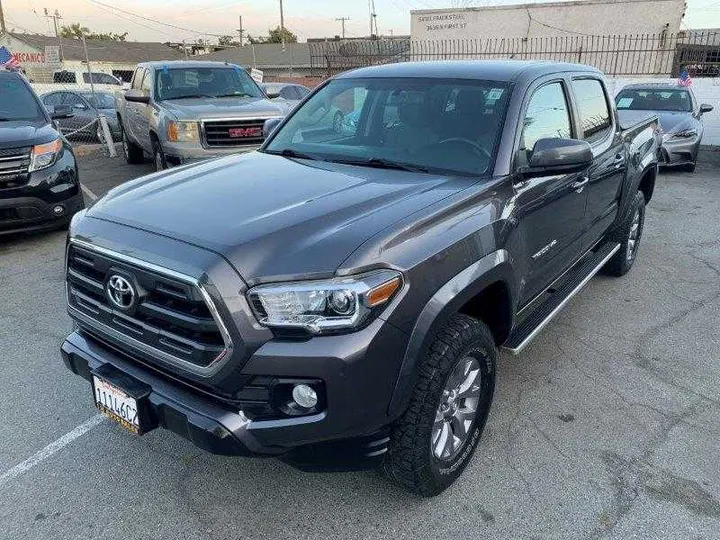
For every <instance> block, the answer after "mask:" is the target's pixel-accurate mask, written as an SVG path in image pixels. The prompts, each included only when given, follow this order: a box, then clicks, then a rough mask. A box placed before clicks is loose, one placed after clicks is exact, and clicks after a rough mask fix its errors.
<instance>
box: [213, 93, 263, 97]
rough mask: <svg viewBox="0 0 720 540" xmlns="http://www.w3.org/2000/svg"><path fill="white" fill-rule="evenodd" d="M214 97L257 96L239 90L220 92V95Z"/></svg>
mask: <svg viewBox="0 0 720 540" xmlns="http://www.w3.org/2000/svg"><path fill="white" fill-rule="evenodd" d="M213 97H216V98H219V97H255V96H252V95H250V94H245V93H244V92H239V93H237V94H220V95H218V96H213Z"/></svg>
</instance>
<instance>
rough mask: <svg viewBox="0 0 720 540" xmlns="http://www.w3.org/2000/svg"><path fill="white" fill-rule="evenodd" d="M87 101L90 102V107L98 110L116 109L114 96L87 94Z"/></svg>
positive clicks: (97, 93) (96, 93)
mask: <svg viewBox="0 0 720 540" xmlns="http://www.w3.org/2000/svg"><path fill="white" fill-rule="evenodd" d="M84 97H85V99H87V100H88V101H89V102H90V105H92V106H93V107H95V108H96V109H114V108H115V97H114V96H113V95H112V94H102V93H99V92H95V94H94V95H93V94H85V96H84Z"/></svg>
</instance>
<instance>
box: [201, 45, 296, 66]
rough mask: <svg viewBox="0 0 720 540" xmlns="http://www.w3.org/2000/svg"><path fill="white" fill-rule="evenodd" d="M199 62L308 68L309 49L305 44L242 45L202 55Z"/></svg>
mask: <svg viewBox="0 0 720 540" xmlns="http://www.w3.org/2000/svg"><path fill="white" fill-rule="evenodd" d="M196 58H197V59H199V60H219V61H222V62H231V63H233V64H238V65H240V66H245V67H248V66H249V67H258V68H260V69H262V68H264V67H308V68H309V67H310V47H309V46H308V44H307V43H286V44H285V50H284V51H283V49H282V44H281V43H259V44H256V45H243V46H242V47H234V48H232V49H225V50H224V51H216V52H212V53H208V54H203V55H200V56H197V57H196Z"/></svg>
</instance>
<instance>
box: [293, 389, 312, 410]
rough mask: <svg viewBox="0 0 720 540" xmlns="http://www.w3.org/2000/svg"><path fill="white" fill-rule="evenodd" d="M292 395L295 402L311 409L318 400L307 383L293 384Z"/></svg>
mask: <svg viewBox="0 0 720 540" xmlns="http://www.w3.org/2000/svg"><path fill="white" fill-rule="evenodd" d="M292 397H293V400H294V401H295V403H297V404H298V405H300V406H301V407H304V408H305V409H312V408H313V407H314V406H315V405H317V402H318V397H317V393H316V392H315V390H313V389H312V388H311V387H309V386H308V385H307V384H298V385H295V388H293V391H292Z"/></svg>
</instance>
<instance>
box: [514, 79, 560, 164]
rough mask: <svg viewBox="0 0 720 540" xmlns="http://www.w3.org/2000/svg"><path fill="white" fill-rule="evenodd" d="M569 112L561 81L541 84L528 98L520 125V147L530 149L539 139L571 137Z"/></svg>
mask: <svg viewBox="0 0 720 540" xmlns="http://www.w3.org/2000/svg"><path fill="white" fill-rule="evenodd" d="M571 133H572V130H571V127H570V113H569V112H568V105H567V99H566V96H565V90H564V88H563V85H562V83H560V82H554V83H550V84H546V85H545V86H541V87H540V88H538V89H537V90H535V93H534V94H533V95H532V97H531V98H530V101H529V102H528V106H527V111H526V112H525V119H524V121H523V127H522V138H521V142H520V147H521V148H522V149H525V150H527V151H532V149H533V147H534V146H535V143H536V142H537V141H538V140H539V139H548V138H559V139H569V138H570V137H571Z"/></svg>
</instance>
